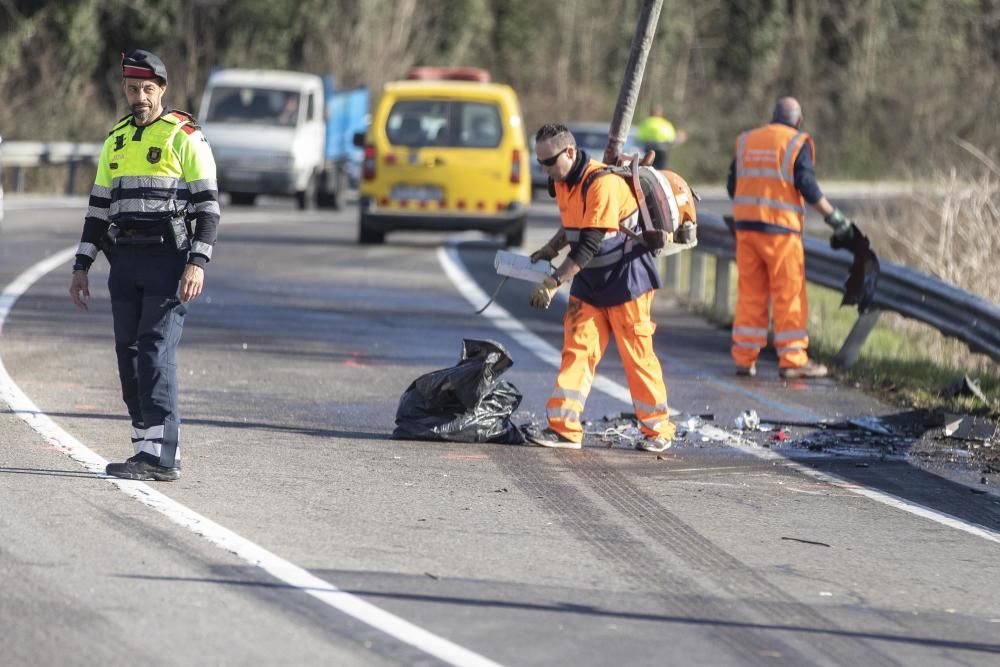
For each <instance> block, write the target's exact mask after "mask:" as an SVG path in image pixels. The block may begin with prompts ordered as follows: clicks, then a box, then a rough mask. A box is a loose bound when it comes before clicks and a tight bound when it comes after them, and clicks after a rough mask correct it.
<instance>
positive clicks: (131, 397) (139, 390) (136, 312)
mask: <svg viewBox="0 0 1000 667" xmlns="http://www.w3.org/2000/svg"><path fill="white" fill-rule="evenodd" d="M108 261H109V263H110V264H111V274H110V277H109V278H108V290H109V291H110V292H111V312H112V315H113V316H114V326H115V352H116V353H117V355H118V375H119V377H120V378H121V384H122V398H123V399H124V400H125V405H126V406H127V407H128V413H129V416H131V418H132V425H133V426H134V427H135V428H137V429H139V430H140V432H144V433H145V440H144V441H143V442H142V443H141V445H140V444H137V445H136V447H137V449H141V451H146V452H148V453H150V454H153V455H154V456H155V455H159V457H160V465H164V466H171V467H172V466H179V465H180V450H179V441H178V430H179V426H180V415H179V413H178V406H177V357H176V351H177V344H178V343H179V342H180V340H181V331H182V330H183V327H184V314H185V313H186V312H187V308H186V307H185V306H184V305H183V304H181V303H180V301H179V299H178V298H177V288H178V286H179V284H180V279H181V274H182V273H183V271H184V265H185V264H186V263H187V251H183V252H177V251H176V250H174V249H172V248H167V247H163V246H158V247H117V248H115V249H114V250H113V251H112V252H111V253H110V254H109V256H108Z"/></svg>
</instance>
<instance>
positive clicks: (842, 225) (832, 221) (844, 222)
mask: <svg viewBox="0 0 1000 667" xmlns="http://www.w3.org/2000/svg"><path fill="white" fill-rule="evenodd" d="M823 222H825V223H826V224H828V225H830V227H832V228H833V233H834V234H838V233H843V230H844V229H846V228H848V227H850V226H851V221H850V220H848V219H847V216H846V215H844V212H843V211H841V210H840V209H839V208H835V209H833V211H832V212H831V213H830V215H828V216H826V217H825V218H823Z"/></svg>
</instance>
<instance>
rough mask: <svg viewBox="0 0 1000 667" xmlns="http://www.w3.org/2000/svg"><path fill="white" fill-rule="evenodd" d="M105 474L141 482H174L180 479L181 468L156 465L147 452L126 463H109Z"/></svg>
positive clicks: (140, 453)
mask: <svg viewBox="0 0 1000 667" xmlns="http://www.w3.org/2000/svg"><path fill="white" fill-rule="evenodd" d="M104 473H105V474H106V475H108V476H109V477H121V478H122V479H137V480H141V481H146V482H148V481H156V482H173V481H175V480H177V479H180V476H181V469H180V468H168V467H166V466H161V465H159V462H156V463H154V462H153V457H152V456H150V455H149V454H146V453H145V452H139V453H138V454H136V455H135V456H133V457H132V458H130V459H127V460H126V461H125V462H124V463H109V464H108V466H107V468H105V469H104Z"/></svg>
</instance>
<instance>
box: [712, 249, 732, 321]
mask: <svg viewBox="0 0 1000 667" xmlns="http://www.w3.org/2000/svg"><path fill="white" fill-rule="evenodd" d="M732 272H733V263H732V262H730V261H729V260H728V259H726V258H724V257H716V258H715V299H714V303H713V305H712V310H713V311H714V313H715V316H716V317H717V318H719V319H722V320H726V319H729V316H730V314H732V312H733V304H732V301H730V299H729V281H730V280H731V278H732Z"/></svg>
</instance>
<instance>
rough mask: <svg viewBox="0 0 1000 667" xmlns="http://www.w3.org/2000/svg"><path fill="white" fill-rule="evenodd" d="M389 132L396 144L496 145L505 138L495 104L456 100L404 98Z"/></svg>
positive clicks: (387, 125)
mask: <svg viewBox="0 0 1000 667" xmlns="http://www.w3.org/2000/svg"><path fill="white" fill-rule="evenodd" d="M385 133H386V136H387V137H388V138H389V143H391V144H393V145H394V146H410V147H413V148H416V147H421V146H442V147H451V148H455V147H458V148H496V147H497V146H499V145H500V140H501V139H502V138H503V125H502V124H501V122H500V110H499V109H498V108H497V106H496V105H495V104H489V103H484V102H461V101H453V100H400V101H398V102H396V104H394V105H393V107H392V111H390V112H389V118H388V119H387V120H386V123H385Z"/></svg>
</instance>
